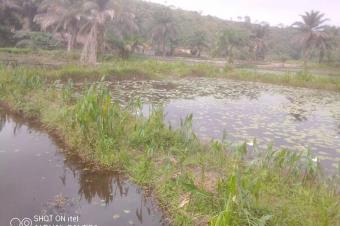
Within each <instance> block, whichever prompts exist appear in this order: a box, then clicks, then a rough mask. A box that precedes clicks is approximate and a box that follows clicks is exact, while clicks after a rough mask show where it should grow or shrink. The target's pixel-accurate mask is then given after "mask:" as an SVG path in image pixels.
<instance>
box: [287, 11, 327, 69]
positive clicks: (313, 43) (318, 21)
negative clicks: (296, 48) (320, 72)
mask: <svg viewBox="0 0 340 226" xmlns="http://www.w3.org/2000/svg"><path fill="white" fill-rule="evenodd" d="M324 17H325V15H324V14H323V13H320V12H319V11H313V10H312V11H310V12H306V13H305V14H304V15H301V18H302V22H300V21H299V22H295V23H294V24H293V26H294V27H295V28H297V29H298V31H299V36H298V39H299V42H300V44H301V47H302V54H303V61H304V70H305V71H306V70H307V61H308V58H309V51H310V50H311V49H312V48H313V47H317V46H325V40H326V39H327V38H326V36H327V34H326V33H325V31H324V29H325V26H324V25H323V24H324V23H325V22H326V21H327V20H328V19H325V18H324Z"/></svg>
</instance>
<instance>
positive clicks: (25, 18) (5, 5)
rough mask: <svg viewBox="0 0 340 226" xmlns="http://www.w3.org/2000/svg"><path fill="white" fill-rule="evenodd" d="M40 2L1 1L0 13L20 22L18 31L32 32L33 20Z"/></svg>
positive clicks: (25, 0) (32, 0)
mask: <svg viewBox="0 0 340 226" xmlns="http://www.w3.org/2000/svg"><path fill="white" fill-rule="evenodd" d="M40 2H41V1H40V0H1V1H0V11H3V12H5V13H6V15H10V16H12V17H15V18H16V19H17V20H18V21H19V22H20V25H21V26H20V29H21V30H24V31H32V30H33V25H34V23H33V18H34V16H35V14H36V12H37V9H38V4H39V3H40Z"/></svg>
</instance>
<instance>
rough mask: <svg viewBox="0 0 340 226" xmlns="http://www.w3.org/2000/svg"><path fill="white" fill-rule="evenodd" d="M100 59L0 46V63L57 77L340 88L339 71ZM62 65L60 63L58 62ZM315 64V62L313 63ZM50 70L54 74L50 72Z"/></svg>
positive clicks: (56, 51)
mask: <svg viewBox="0 0 340 226" xmlns="http://www.w3.org/2000/svg"><path fill="white" fill-rule="evenodd" d="M101 58H102V60H104V63H101V64H100V65H98V66H97V67H89V66H79V65H77V62H78V59H79V53H78V52H72V53H70V54H67V53H65V52H64V51H58V50H55V51H44V50H35V51H33V50H29V49H15V48H7V49H4V48H2V49H0V63H1V60H2V59H12V60H16V59H18V61H19V62H21V63H24V64H25V61H27V62H26V63H28V65H29V64H34V63H38V64H48V65H51V64H52V65H53V63H55V64H56V65H57V66H58V67H59V69H58V70H57V71H55V70H53V71H51V72H50V71H46V72H44V73H47V74H48V75H50V76H52V77H53V78H56V77H57V76H59V77H60V78H61V79H66V80H67V79H68V77H69V76H72V77H73V78H74V79H81V80H82V79H85V78H87V79H98V77H102V76H113V77H138V78H153V79H162V78H169V77H171V78H176V77H185V76H202V77H219V78H228V79H235V80H243V81H256V82H264V83H270V84H277V85H287V86H295V87H306V88H316V89H324V90H334V91H340V75H339V76H335V75H334V76H326V75H313V74H304V73H302V72H286V73H284V74H280V75H278V74H277V73H275V71H273V72H272V73H271V72H268V73H261V72H256V71H244V70H240V69H235V68H233V67H231V66H226V67H224V68H221V67H218V66H215V65H212V64H208V63H207V64H192V63H191V64H190V63H184V62H166V61H156V60H151V59H144V58H132V59H130V60H119V59H116V58H112V57H110V56H103V57H101ZM62 65H64V66H62ZM313 68H315V66H313ZM321 69H323V70H332V71H334V70H338V69H336V68H330V67H329V68H326V66H323V67H321V68H320V70H321ZM53 74H54V76H53Z"/></svg>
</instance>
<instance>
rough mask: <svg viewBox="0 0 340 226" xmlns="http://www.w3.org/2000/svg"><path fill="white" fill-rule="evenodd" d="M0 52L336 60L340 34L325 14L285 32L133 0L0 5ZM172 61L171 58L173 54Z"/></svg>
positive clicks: (22, 0) (6, 0)
mask: <svg viewBox="0 0 340 226" xmlns="http://www.w3.org/2000/svg"><path fill="white" fill-rule="evenodd" d="M0 21H1V22H0V45H1V46H13V45H16V46H18V47H32V46H33V47H35V46H37V47H40V48H61V47H62V46H65V48H66V49H67V50H68V51H71V50H72V49H75V48H81V49H82V53H81V61H82V62H83V63H86V64H88V63H91V64H94V63H96V62H97V54H98V53H103V52H106V51H113V50H115V51H117V52H118V54H119V55H120V56H121V57H124V58H127V57H129V55H130V54H131V53H133V52H136V51H138V52H142V53H143V52H145V51H150V50H151V51H152V52H153V54H155V55H161V56H172V55H176V53H177V52H176V51H178V49H184V52H183V51H182V54H184V53H185V54H187V55H190V56H193V57H202V55H204V56H209V57H210V56H212V57H224V58H227V60H228V62H229V63H233V62H234V60H235V59H237V60H253V61H259V60H265V59H266V58H269V59H276V60H282V61H285V60H288V59H303V60H304V62H305V65H307V61H308V60H309V59H316V60H317V61H318V62H320V63H322V62H325V61H328V62H338V61H340V53H339V52H340V50H339V49H338V48H339V44H340V33H339V32H340V29H339V28H338V27H334V26H333V27H332V26H326V25H325V22H326V21H327V19H326V17H325V15H324V14H322V13H320V12H318V11H310V12H306V13H305V14H303V15H302V16H301V21H298V22H296V23H294V24H293V25H292V26H288V27H282V26H281V27H280V26H275V27H271V26H269V25H268V24H267V23H265V22H262V23H252V22H251V18H250V17H244V20H243V21H224V20H221V19H218V18H214V17H211V16H201V15H200V14H199V13H197V12H188V11H184V10H179V9H174V8H170V7H165V6H162V5H159V4H154V3H147V2H143V1H139V0H124V1H120V0H0ZM177 54H178V53H177Z"/></svg>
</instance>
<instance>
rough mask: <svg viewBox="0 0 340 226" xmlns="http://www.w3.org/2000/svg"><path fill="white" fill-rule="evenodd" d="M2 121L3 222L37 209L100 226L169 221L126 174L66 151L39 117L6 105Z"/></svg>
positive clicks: (0, 222) (0, 195)
mask: <svg viewBox="0 0 340 226" xmlns="http://www.w3.org/2000/svg"><path fill="white" fill-rule="evenodd" d="M0 122H1V123H2V124H1V129H2V130H1V131H0V151H1V152H0V180H1V183H0V225H8V223H9V221H10V219H11V218H13V217H19V218H20V217H33V216H34V215H37V214H54V215H57V214H66V215H68V216H75V215H79V216H80V222H78V223H80V224H93V225H95V224H97V225H100V226H109V225H129V224H130V223H132V224H133V225H148V226H149V225H164V224H165V220H164V219H163V218H162V215H161V214H160V211H159V210H158V208H157V206H155V204H154V203H153V202H152V200H151V199H150V198H148V197H147V196H146V195H145V194H144V192H143V190H141V189H139V188H138V187H136V186H135V185H134V184H132V183H131V182H129V181H128V180H126V178H125V177H123V176H121V175H119V174H115V173H113V172H109V171H98V170H97V169H96V168H95V167H92V166H91V164H89V163H83V162H81V161H79V158H78V157H77V156H74V155H70V154H66V153H65V154H62V153H60V152H59V150H58V146H60V147H61V148H63V147H62V145H61V144H59V145H56V144H57V143H58V142H57V140H51V138H50V137H48V136H47V135H46V134H44V133H42V132H39V129H37V128H36V126H35V125H34V123H25V122H24V121H22V120H20V118H15V117H14V116H8V115H6V114H4V113H3V112H1V111H0ZM2 150H3V151H2ZM113 216H114V217H113ZM55 223H57V222H55Z"/></svg>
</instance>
